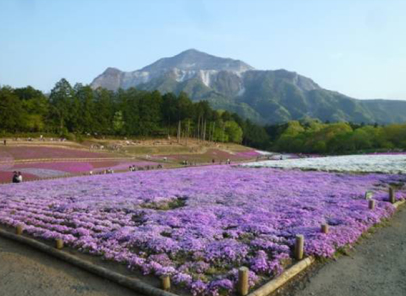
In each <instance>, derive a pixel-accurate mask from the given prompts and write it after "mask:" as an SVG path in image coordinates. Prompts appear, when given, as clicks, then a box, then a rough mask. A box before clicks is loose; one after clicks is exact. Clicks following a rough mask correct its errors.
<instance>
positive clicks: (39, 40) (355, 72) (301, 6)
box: [0, 0, 406, 99]
mask: <svg viewBox="0 0 406 296" xmlns="http://www.w3.org/2000/svg"><path fill="white" fill-rule="evenodd" d="M405 13H406V1H405V0H399V1H396V0H380V1H373V0H359V1H356V0H348V1H345V0H335V1H334V0H324V1H322V0H319V1H316V0H314V1H311V0H296V1H293V0H291V1H289V0H283V1H282V0H280V1H276V0H275V1H272V0H268V1H266V0H264V1H260V0H257V1H256V0H245V1H236V0H216V1H215V0H213V1H211V0H200V1H199V0H184V1H181V0H179V1H175V0H161V1H159V0H145V1H144V0H138V1H136V0H134V1H121V0H115V1H113V0H111V1H110V0H106V1H103V0H97V1H96V0H93V1H91V0H80V1H79V0H76V1H74V0H69V1H68V0H66V1H62V0H61V1H58V0H53V1H50V0H42V1H35V0H25V1H24V0H14V1H13V0H0V84H1V85H11V86H13V87H21V86H26V85H32V86H34V87H36V88H39V89H41V90H43V91H49V90H50V89H51V88H52V87H53V85H54V84H55V82H56V81H58V80H59V79H60V78H62V77H65V78H67V79H68V80H69V81H70V82H71V83H72V84H73V83H75V82H82V83H90V82H91V81H92V79H93V78H95V77H96V76H97V75H98V74H100V73H101V72H103V71H104V70H105V68H107V67H109V66H111V67H117V68H119V69H121V70H125V71H132V70H136V69H139V68H142V67H144V66H146V65H147V64H150V63H152V62H154V61H156V60H157V59H159V58H161V57H168V56H173V55H176V54H178V53H179V52H181V51H183V50H186V49H189V48H195V49H198V50H201V51H204V52H207V53H210V54H213V55H216V56H220V57H231V58H235V59H240V60H243V61H245V62H246V63H248V64H250V65H252V66H254V67H255V68H257V69H270V70H274V69H280V68H284V69H287V70H290V71H295V72H298V73H299V74H302V75H305V76H308V77H310V78H312V79H313V80H314V81H315V82H317V83H318V84H319V85H320V86H322V87H324V88H327V89H331V90H337V91H340V92H341V93H344V94H347V95H350V96H353V97H356V98H388V99H406V37H405V36H406V17H405Z"/></svg>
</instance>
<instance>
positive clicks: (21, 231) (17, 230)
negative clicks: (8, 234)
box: [16, 224, 24, 235]
mask: <svg viewBox="0 0 406 296" xmlns="http://www.w3.org/2000/svg"><path fill="white" fill-rule="evenodd" d="M23 231H24V227H23V225H22V224H18V225H17V227H16V234H17V235H21V234H22V233H23Z"/></svg>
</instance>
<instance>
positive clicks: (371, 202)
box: [368, 199, 375, 210]
mask: <svg viewBox="0 0 406 296" xmlns="http://www.w3.org/2000/svg"><path fill="white" fill-rule="evenodd" d="M368 208H369V209H370V210H373V209H375V200H373V199H370V200H369V201H368Z"/></svg>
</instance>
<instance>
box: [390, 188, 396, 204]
mask: <svg viewBox="0 0 406 296" xmlns="http://www.w3.org/2000/svg"><path fill="white" fill-rule="evenodd" d="M389 202H390V203H393V204H394V203H395V202H396V198H395V190H394V189H393V187H389Z"/></svg>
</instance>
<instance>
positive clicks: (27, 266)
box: [0, 238, 137, 296]
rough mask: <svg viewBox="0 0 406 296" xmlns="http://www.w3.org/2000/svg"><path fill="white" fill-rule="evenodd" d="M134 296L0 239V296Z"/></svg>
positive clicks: (45, 256) (126, 290) (78, 270)
mask: <svg viewBox="0 0 406 296" xmlns="http://www.w3.org/2000/svg"><path fill="white" fill-rule="evenodd" d="M26 295H27V296H79V295H80V296H96V295H97V296H113V295H114V296H116V295H120V296H130V295H131V296H136V295H137V294H136V293H135V292H133V291H131V290H128V289H126V288H123V287H120V286H118V285H116V284H114V283H112V282H109V281H107V280H103V279H102V278H100V277H97V276H94V275H92V274H90V273H87V272H85V271H82V270H80V269H78V268H76V267H74V266H72V265H70V264H67V263H64V262H62V261H60V260H58V259H55V258H53V257H51V256H49V255H46V254H43V253H41V252H39V251H36V250H33V249H31V248H29V247H26V246H24V245H22V244H19V243H16V242H13V241H11V240H8V239H5V238H0V296H26Z"/></svg>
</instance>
